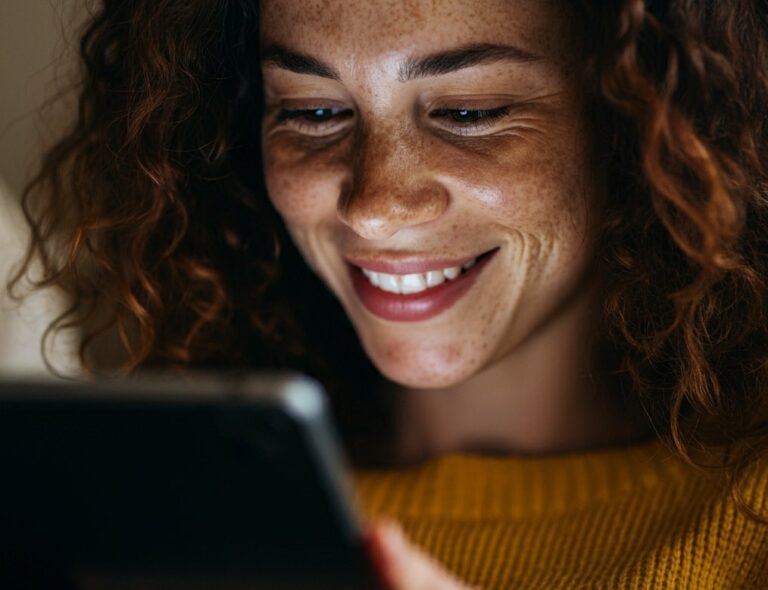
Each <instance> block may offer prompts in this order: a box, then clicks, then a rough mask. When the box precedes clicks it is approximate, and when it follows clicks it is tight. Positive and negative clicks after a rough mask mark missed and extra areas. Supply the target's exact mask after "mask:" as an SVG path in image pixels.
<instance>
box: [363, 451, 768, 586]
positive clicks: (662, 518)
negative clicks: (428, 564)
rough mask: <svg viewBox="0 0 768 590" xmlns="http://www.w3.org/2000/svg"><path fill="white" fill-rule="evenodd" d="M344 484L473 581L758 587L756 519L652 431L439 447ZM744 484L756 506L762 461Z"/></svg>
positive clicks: (374, 512)
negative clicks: (546, 443) (638, 436)
mask: <svg viewBox="0 0 768 590" xmlns="http://www.w3.org/2000/svg"><path fill="white" fill-rule="evenodd" d="M353 488H354V490H355V492H356V494H357V499H358V501H359V504H360V506H359V507H360V508H361V510H362V512H363V514H364V515H366V516H367V517H370V518H374V517H378V516H388V517H391V518H395V519H397V520H398V521H400V522H401V523H402V525H403V528H404V530H405V532H406V534H407V535H408V536H409V538H410V539H411V540H412V541H413V542H414V543H415V544H417V545H419V546H421V547H423V548H424V549H426V551H427V552H429V553H430V554H432V555H433V556H434V557H435V558H437V559H438V560H439V561H440V562H442V564H443V565H444V566H445V567H446V568H447V569H448V570H450V571H452V572H454V573H455V574H456V575H457V576H458V577H459V578H460V579H462V580H464V581H465V582H467V583H469V584H473V585H475V584H476V585H479V586H480V587H481V588H484V589H486V590H493V589H496V588H498V589H501V588H504V589H514V590H539V589H541V590H544V589H546V590H557V589H568V590H574V589H577V588H605V589H610V590H616V589H646V588H648V589H651V588H652V589H665V590H666V589H674V588H680V589H683V588H685V589H686V590H696V589H701V590H705V589H706V590H713V589H717V590H726V589H737V588H738V589H751V588H755V589H768V525H761V524H759V523H756V522H755V521H753V520H750V519H749V518H748V517H747V516H746V515H744V513H743V511H741V510H737V507H736V504H735V502H733V500H731V498H730V495H729V493H728V488H727V485H726V483H725V480H724V478H722V477H717V476H716V474H713V473H712V472H710V471H705V470H698V469H695V468H693V467H691V466H689V465H688V464H687V463H685V462H684V461H683V460H682V459H679V458H678V457H677V456H676V455H674V454H673V453H672V452H671V451H670V450H668V449H667V447H666V446H665V445H664V444H663V443H661V442H660V441H658V440H653V441H651V442H647V441H646V442H643V443H638V444H634V445H632V446H627V447H616V448H611V449H603V450H592V451H589V452H580V453H572V454H560V455H549V456H541V457H535V458H531V457H521V456H511V457H506V456H490V455H481V454H474V453H449V454H445V455H442V456H439V457H435V458H433V459H430V460H427V461H425V462H423V463H421V464H418V465H410V466H406V467H397V468H387V469H370V468H368V469H357V470H356V471H354V472H353ZM744 490H745V498H746V499H747V500H748V502H749V504H750V506H752V507H753V508H754V509H756V510H759V511H760V512H761V514H764V515H765V514H768V465H764V464H763V463H762V462H761V463H759V464H758V467H757V468H756V469H754V470H752V472H751V473H750V476H749V478H748V480H747V485H746V486H745V487H744Z"/></svg>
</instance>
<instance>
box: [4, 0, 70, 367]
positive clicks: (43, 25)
mask: <svg viewBox="0 0 768 590" xmlns="http://www.w3.org/2000/svg"><path fill="white" fill-rule="evenodd" d="M84 3H85V0H0V376H2V375H3V374H8V373H14V374H30V373H35V374H40V373H44V372H45V367H44V363H43V360H42V356H41V354H40V341H41V336H42V333H43V331H44V329H45V326H46V325H47V324H48V322H49V321H50V320H51V319H52V318H53V317H54V316H55V315H57V314H58V311H59V310H60V309H61V301H60V299H59V298H58V296H57V294H56V293H52V292H38V293H34V294H33V295H32V296H30V297H27V298H26V299H25V300H24V301H23V302H22V303H21V304H19V303H18V302H16V301H12V300H11V299H10V298H9V297H8V296H7V294H6V292H5V288H4V287H5V284H4V283H5V279H6V277H7V276H8V274H9V273H10V271H11V270H12V268H13V266H14V265H15V264H16V263H17V262H18V260H19V259H20V257H21V254H22V251H23V246H24V243H25V241H26V240H25V228H26V226H25V224H24V223H23V220H22V218H21V215H20V212H19V209H18V203H17V199H18V196H19V193H20V192H21V189H22V186H23V185H24V183H25V182H26V179H27V178H28V175H29V173H30V171H31V169H32V168H33V166H34V164H35V161H36V159H37V158H38V157H39V154H40V151H41V147H42V146H43V145H45V144H46V143H50V141H51V139H52V137H53V136H54V135H55V134H56V128H57V127H58V128H61V126H62V125H63V124H64V123H65V122H66V120H67V118H68V117H69V115H68V114H67V113H68V112H71V111H70V110H69V109H70V108H71V106H72V105H71V103H70V104H63V105H61V106H59V107H58V108H53V109H51V110H50V111H49V114H48V116H47V117H46V118H44V119H41V117H40V115H39V110H40V106H41V105H42V103H43V102H44V101H45V100H46V98H48V97H50V96H51V95H52V94H53V93H55V92H56V91H57V90H58V89H62V88H64V87H66V83H67V79H68V75H71V69H72V65H73V64H74V63H75V60H74V55H75V54H76V47H77V44H76V40H75V39H74V37H75V35H74V33H72V32H69V31H72V30H73V28H74V27H73V23H76V22H77V21H78V20H79V18H80V17H81V16H82V14H83V8H84ZM64 31H68V32H66V33H65V32H64ZM43 121H45V122H43ZM70 348H71V347H70V346H69V345H68V343H64V345H63V346H62V345H57V346H56V347H55V348H54V349H52V350H51V349H49V350H50V355H49V358H50V359H51V361H52V362H53V363H54V364H55V365H56V366H57V367H58V368H59V369H60V370H63V372H68V373H69V372H74V369H73V368H72V367H73V366H72V363H71V358H72V357H71V351H70ZM68 369H69V370H68Z"/></svg>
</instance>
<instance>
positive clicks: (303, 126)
mask: <svg viewBox="0 0 768 590" xmlns="http://www.w3.org/2000/svg"><path fill="white" fill-rule="evenodd" d="M353 115H354V112H353V111H352V109H345V108H341V107H318V108H311V109H284V110H282V111H280V112H279V113H278V115H277V121H278V122H280V123H284V124H286V125H287V126H288V127H291V128H293V129H295V130H296V131H299V132H301V133H306V134H307V135H316V136H317V135H331V134H333V133H335V132H336V131H339V130H340V129H341V128H342V127H343V125H344V122H345V120H346V119H349V118H350V117H352V116H353Z"/></svg>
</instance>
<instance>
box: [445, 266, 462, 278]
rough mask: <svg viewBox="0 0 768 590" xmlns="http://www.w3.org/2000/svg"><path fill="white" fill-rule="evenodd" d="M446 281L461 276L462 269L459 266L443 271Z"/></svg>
mask: <svg viewBox="0 0 768 590" xmlns="http://www.w3.org/2000/svg"><path fill="white" fill-rule="evenodd" d="M443 273H445V278H446V279H455V278H456V277H457V276H459V275H460V274H461V268H460V267H458V266H452V267H451V268H446V269H443Z"/></svg>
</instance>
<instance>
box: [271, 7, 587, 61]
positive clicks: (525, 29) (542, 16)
mask: <svg viewBox="0 0 768 590" xmlns="http://www.w3.org/2000/svg"><path fill="white" fill-rule="evenodd" d="M569 4H570V2H567V1H565V0H262V2H261V11H262V21H261V22H262V33H261V34H262V39H263V42H265V43H279V44H281V45H286V46H289V47H291V48H293V49H297V50H301V51H304V52H309V53H318V52H321V53H322V54H324V55H333V56H338V57H339V58H340V59H343V58H344V57H349V56H352V55H354V56H355V58H356V59H360V58H363V59H364V58H366V57H369V58H371V59H375V58H377V57H381V56H382V55H385V54H388V53H399V52H401V51H404V50H409V49H410V50H413V51H416V52H419V51H428V50H431V49H436V48H441V47H451V46H462V45H467V44H473V43H499V44H510V43H512V44H514V45H516V46H518V47H520V48H521V49H524V50H526V51H528V52H531V53H535V54H537V55H540V56H543V57H544V56H546V57H549V58H552V59H555V60H557V61H561V60H565V59H567V58H568V57H569V56H571V57H572V54H573V43H574V41H573V39H574V35H573V34H572V31H571V20H572V18H571V17H572V14H571V9H570V8H569Z"/></svg>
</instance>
